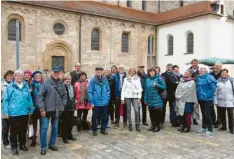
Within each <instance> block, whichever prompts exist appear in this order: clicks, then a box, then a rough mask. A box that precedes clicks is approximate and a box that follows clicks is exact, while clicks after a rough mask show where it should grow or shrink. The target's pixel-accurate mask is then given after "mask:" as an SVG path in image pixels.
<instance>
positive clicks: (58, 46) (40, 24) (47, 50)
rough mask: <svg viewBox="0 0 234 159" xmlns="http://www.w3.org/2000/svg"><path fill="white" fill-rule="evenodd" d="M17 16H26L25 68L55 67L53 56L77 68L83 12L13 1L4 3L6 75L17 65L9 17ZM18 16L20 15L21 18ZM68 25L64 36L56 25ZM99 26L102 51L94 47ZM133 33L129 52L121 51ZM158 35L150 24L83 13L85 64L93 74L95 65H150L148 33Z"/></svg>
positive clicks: (22, 45)
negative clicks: (124, 39) (124, 36)
mask: <svg viewBox="0 0 234 159" xmlns="http://www.w3.org/2000/svg"><path fill="white" fill-rule="evenodd" d="M15 14H16V15H17V16H19V17H21V18H22V19H23V22H22V24H21V25H22V28H23V30H24V33H23V34H22V38H23V40H22V41H21V42H20V64H21V69H32V70H36V69H40V70H44V69H49V70H50V69H51V56H64V57H65V71H71V70H73V69H74V64H75V63H76V62H78V61H79V26H80V18H81V16H80V15H77V14H73V13H70V12H64V11H61V10H54V9H48V8H42V7H35V6H29V5H23V4H17V3H12V2H3V3H2V20H1V25H2V46H1V47H2V61H1V64H2V74H3V73H4V72H5V71H6V70H8V69H13V70H15V68H16V56H15V50H16V48H15V47H16V43H15V42H13V41H8V31H7V25H8V20H9V16H11V15H15ZM17 18H18V17H17ZM56 22H61V23H63V24H64V25H65V28H66V31H65V34H64V35H61V36H58V35H57V34H55V33H54V31H53V25H54V23H56ZM93 28H98V29H99V30H100V33H101V38H100V43H101V46H100V48H101V49H100V51H93V50H91V31H92V29H93ZM124 31H125V32H129V33H130V40H129V43H130V45H129V47H130V49H129V50H130V51H129V53H121V37H122V36H121V35H122V33H123V32H124ZM149 35H154V37H155V28H154V27H153V26H150V25H144V24H138V23H132V22H129V21H122V20H116V19H110V18H103V17H96V16H89V15H83V16H82V18H81V63H82V64H83V66H84V67H83V69H84V70H85V71H87V72H88V75H89V76H91V73H93V70H94V67H96V66H102V67H109V66H110V65H112V64H116V65H120V64H122V65H125V66H126V67H127V68H129V67H136V66H137V65H138V64H143V65H147V56H145V55H147V51H148V50H147V49H148V36H149Z"/></svg>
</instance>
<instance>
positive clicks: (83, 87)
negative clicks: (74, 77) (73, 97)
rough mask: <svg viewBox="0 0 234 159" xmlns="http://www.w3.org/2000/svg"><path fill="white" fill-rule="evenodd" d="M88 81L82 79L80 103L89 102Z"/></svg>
mask: <svg viewBox="0 0 234 159" xmlns="http://www.w3.org/2000/svg"><path fill="white" fill-rule="evenodd" d="M86 85H87V81H80V94H81V95H80V99H79V102H80V103H87V100H88V96H87V95H88V94H87V88H86Z"/></svg>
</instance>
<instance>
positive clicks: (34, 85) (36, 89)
mask: <svg viewBox="0 0 234 159" xmlns="http://www.w3.org/2000/svg"><path fill="white" fill-rule="evenodd" d="M42 83H43V80H41V81H36V80H33V81H32V88H33V99H34V104H35V106H36V107H37V106H38V98H39V91H40V87H41V84H42Z"/></svg>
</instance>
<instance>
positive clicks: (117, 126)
mask: <svg viewBox="0 0 234 159" xmlns="http://www.w3.org/2000/svg"><path fill="white" fill-rule="evenodd" d="M114 128H115V129H118V128H119V122H118V121H117V122H116V124H115V126H114Z"/></svg>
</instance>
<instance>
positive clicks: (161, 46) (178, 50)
mask: <svg viewBox="0 0 234 159" xmlns="http://www.w3.org/2000/svg"><path fill="white" fill-rule="evenodd" d="M188 30H190V31H192V32H193V34H194V54H191V55H184V53H185V52H186V32H187V31H188ZM168 34H172V35H173V37H174V55H173V56H165V55H166V54H167V35H168ZM157 35H158V37H157V38H158V39H157V40H158V46H157V64H158V65H159V66H160V67H161V68H162V71H165V68H166V65H167V64H168V63H172V64H177V65H179V66H180V68H181V72H184V71H185V70H186V69H187V68H188V67H189V66H188V65H185V63H187V62H190V61H191V60H192V59H193V58H197V59H202V58H209V57H220V58H227V59H234V20H230V19H227V20H224V19H223V18H221V17H219V16H215V15H207V16H202V17H198V18H192V19H187V20H183V21H180V22H175V23H171V24H166V25H162V26H159V27H158V30H157ZM224 67H226V68H229V70H230V71H231V74H232V75H234V70H233V67H230V66H224Z"/></svg>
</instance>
